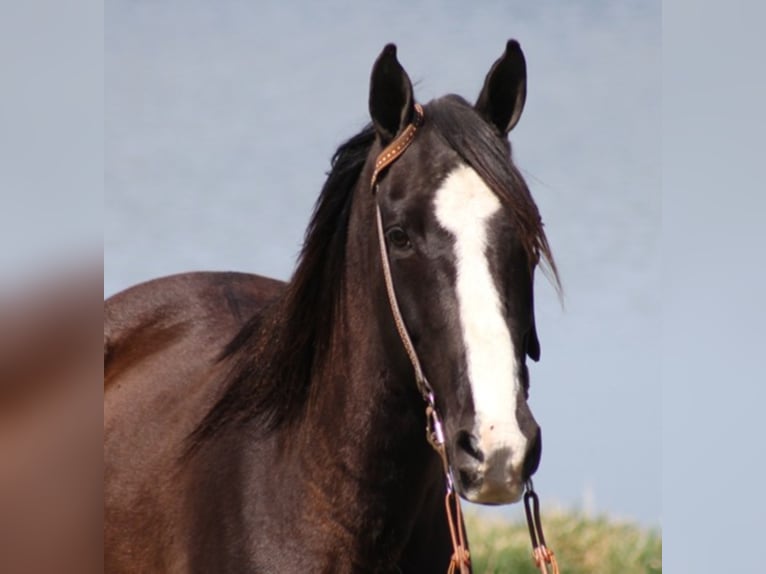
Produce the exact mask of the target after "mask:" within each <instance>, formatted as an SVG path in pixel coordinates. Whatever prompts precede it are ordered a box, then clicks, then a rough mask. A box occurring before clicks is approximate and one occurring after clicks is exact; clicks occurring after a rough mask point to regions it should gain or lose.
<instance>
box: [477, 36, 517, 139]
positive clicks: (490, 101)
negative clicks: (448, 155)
mask: <svg viewBox="0 0 766 574" xmlns="http://www.w3.org/2000/svg"><path fill="white" fill-rule="evenodd" d="M526 99H527V64H526V61H525V60H524V52H522V51H521V46H519V43H518V42H517V41H516V40H508V44H506V46H505V52H504V53H503V55H502V56H500V58H499V59H498V60H497V61H496V62H495V63H494V64H492V68H491V69H490V70H489V73H488V74H487V77H486V78H485V80H484V87H482V89H481V94H479V99H478V100H476V106H475V107H476V110H477V111H478V112H479V113H480V114H481V115H482V116H484V118H485V119H486V120H487V121H488V122H490V123H492V124H494V125H495V126H497V129H499V130H500V133H502V134H505V135H507V134H508V132H510V131H511V130H512V129H513V126H515V125H516V123H517V122H518V121H519V118H520V117H521V112H522V111H523V110H524V102H525V101H526Z"/></svg>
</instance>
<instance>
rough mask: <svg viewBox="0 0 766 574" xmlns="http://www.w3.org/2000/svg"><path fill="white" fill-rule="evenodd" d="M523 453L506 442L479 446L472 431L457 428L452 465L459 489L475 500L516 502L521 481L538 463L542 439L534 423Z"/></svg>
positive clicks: (520, 491) (481, 502)
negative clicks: (531, 434) (532, 431)
mask: <svg viewBox="0 0 766 574" xmlns="http://www.w3.org/2000/svg"><path fill="white" fill-rule="evenodd" d="M524 447H526V448H524V451H525V452H523V454H521V455H520V454H519V453H518V449H516V451H514V449H513V448H512V447H511V446H509V445H508V444H504V443H499V444H498V445H497V446H491V448H487V447H484V448H482V445H481V442H480V441H479V440H478V439H477V438H476V436H475V435H473V434H472V433H469V432H466V431H460V432H458V434H457V439H456V440H455V443H454V448H453V457H452V459H453V463H452V468H453V472H454V474H455V482H456V486H457V490H458V493H459V494H460V495H461V496H462V497H463V498H465V499H466V500H468V501H469V502H475V503H477V504H487V505H497V504H511V503H513V502H518V501H519V500H520V499H521V496H522V494H523V492H524V483H525V482H526V481H527V480H528V479H529V478H530V477H531V476H532V475H533V474H534V473H535V471H536V470H537V466H538V464H539V463H540V454H541V452H542V439H541V436H540V428H539V427H538V426H537V425H535V431H534V434H533V436H532V439H531V440H528V441H526V444H525V445H524Z"/></svg>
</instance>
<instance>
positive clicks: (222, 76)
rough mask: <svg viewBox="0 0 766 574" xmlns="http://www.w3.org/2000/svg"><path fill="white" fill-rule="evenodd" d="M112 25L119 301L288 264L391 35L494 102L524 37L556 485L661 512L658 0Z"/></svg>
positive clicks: (110, 214)
mask: <svg viewBox="0 0 766 574" xmlns="http://www.w3.org/2000/svg"><path fill="white" fill-rule="evenodd" d="M104 26H105V30H104V77H105V81H104V106H105V109H104V168H105V171H104V208H105V209H104V296H105V297H108V296H109V295H112V294H114V293H116V292H118V291H120V290H122V289H124V288H126V287H128V286H130V285H133V284H135V283H138V282H140V281H144V280H147V279H151V278H154V277H158V276H162V275H168V274H171V273H177V272H184V271H193V270H237V271H247V272H254V273H259V274H264V275H270V276H273V277H277V278H281V279H287V278H288V277H289V275H290V273H291V270H292V268H293V265H294V263H295V257H296V255H297V253H298V251H299V249H300V245H301V240H302V235H303V231H304V229H305V227H306V225H307V222H308V218H309V215H310V213H311V209H312V207H313V204H314V201H315V199H316V197H317V195H318V193H319V190H320V187H321V185H322V183H323V181H324V177H325V173H326V172H327V170H328V169H329V160H330V157H331V155H332V153H333V152H334V150H335V149H336V147H337V146H338V144H339V143H341V141H343V140H345V139H346V138H347V137H349V136H350V135H352V134H354V133H356V132H357V131H358V130H359V129H360V128H361V127H362V126H363V125H364V124H365V123H366V122H367V121H368V116H367V93H368V79H369V73H370V69H371V66H372V63H373V61H374V60H375V58H376V57H377V55H378V53H379V52H380V50H381V49H382V47H383V45H384V44H385V43H387V42H395V43H396V44H397V45H398V47H399V59H400V61H401V62H402V64H403V65H404V67H405V68H406V70H407V71H408V73H409V75H410V77H411V78H412V80H413V82H414V83H415V93H416V97H417V99H418V100H420V101H422V102H427V101H428V100H429V99H431V98H433V97H438V96H441V95H443V94H444V93H448V92H454V93H458V94H460V95H462V96H464V97H466V98H467V99H469V100H474V99H475V97H476V96H477V95H478V92H479V89H480V87H481V85H482V82H483V79H484V76H485V74H486V73H487V71H488V70H489V67H490V65H491V64H492V62H493V61H494V60H495V59H496V58H497V57H499V56H500V54H501V53H502V51H503V49H504V46H505V42H506V40H507V39H508V38H516V39H518V40H519V41H520V42H521V45H522V48H523V50H524V52H525V54H526V58H527V67H528V96H527V103H526V108H525V111H524V114H523V116H522V118H521V121H520V123H519V124H518V126H517V127H516V128H515V129H514V131H513V132H512V134H511V141H512V143H513V146H514V154H515V161H516V163H517V165H518V166H519V167H520V168H521V170H522V173H523V174H524V175H525V177H526V179H527V182H528V184H529V186H530V188H531V190H532V193H533V195H534V197H535V199H536V201H537V203H538V206H539V207H540V210H541V212H542V215H543V219H544V221H545V224H546V230H547V233H548V237H549V239H550V242H551V246H552V248H553V251H554V255H555V257H556V260H557V262H558V265H559V269H560V272H561V276H562V280H563V285H564V304H563V306H562V305H561V304H560V302H559V300H558V299H557V296H556V293H555V291H554V289H553V288H552V286H551V284H550V283H549V282H548V281H547V280H546V279H545V278H544V277H542V276H538V281H537V284H536V302H537V307H538V308H537V317H538V319H537V320H538V331H539V333H540V337H541V343H542V349H543V353H542V360H541V362H540V363H538V364H533V365H531V367H530V370H531V377H532V389H531V406H532V409H533V412H534V413H535V416H536V418H537V420H538V421H539V422H540V424H541V426H542V428H543V435H544V441H543V443H544V449H543V459H542V463H541V467H540V470H539V471H538V474H537V476H536V478H535V484H536V487H537V490H538V492H539V494H540V495H541V497H542V500H543V504H544V507H545V506H547V507H549V508H550V507H554V508H555V507H561V508H565V509H579V510H581V511H583V512H584V513H586V514H592V515H599V514H602V513H604V514H608V515H610V516H612V517H616V518H626V519H630V520H633V521H637V522H639V523H641V524H643V525H645V526H660V524H661V521H662V511H661V467H660V465H661V460H662V456H661V455H662V452H661V402H660V396H661V383H660V351H661V345H662V339H661V336H660V334H661V308H660V269H661V258H660V256H661V254H660V229H661V189H660V185H661V172H660V169H661V165H660V159H661V156H660V151H661V147H660V145H661V139H660V129H661V123H660V115H661V109H660V103H661V99H660V90H661V69H660V65H661V57H660V54H661V7H660V2H659V1H658V0H647V1H641V2H639V1H632V2H614V3H608V2H604V1H595V0H594V1H577V2H567V3H563V2H554V1H541V2H535V3H531V2H522V1H507V0H504V1H495V2H492V1H488V2H482V3H475V4H468V3H466V2H457V1H447V2H437V1H435V0H432V1H415V0H406V1H405V0H391V1H389V2H385V3H379V4H377V5H365V6H362V5H361V3H358V2H350V1H349V2H342V1H339V0H329V1H326V2H316V3H300V4H299V3H287V2H257V3H250V2H243V1H234V0H219V1H215V2H214V1H212V0H206V1H202V0H185V1H183V2H181V1H180V0H157V1H154V2H144V1H128V0H107V1H106V4H105V19H104ZM479 511H480V512H481V513H482V514H483V515H487V516H500V517H511V518H518V517H519V516H521V514H522V509H521V507H520V506H519V505H515V506H512V507H503V508H493V509H487V508H481V509H480V510H479Z"/></svg>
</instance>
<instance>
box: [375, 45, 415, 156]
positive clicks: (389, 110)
mask: <svg viewBox="0 0 766 574" xmlns="http://www.w3.org/2000/svg"><path fill="white" fill-rule="evenodd" d="M413 111H414V101H413V96H412V82H410V78H409V76H408V75H407V72H405V71H404V68H402V66H401V64H399V61H398V60H397V59H396V46H395V45H394V44H388V45H386V47H385V48H383V51H382V52H381V53H380V56H378V59H377V60H375V64H374V65H373V66H372V76H371V78H370V117H371V118H372V124H373V126H375V131H376V132H377V134H378V137H380V141H381V143H382V144H383V145H385V144H387V143H388V142H390V141H391V140H392V139H394V138H395V137H396V135H397V134H398V133H399V132H400V131H401V130H402V129H404V127H405V126H407V125H408V124H409V123H410V122H411V121H412V114H413Z"/></svg>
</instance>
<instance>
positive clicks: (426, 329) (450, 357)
mask: <svg viewBox="0 0 766 574" xmlns="http://www.w3.org/2000/svg"><path fill="white" fill-rule="evenodd" d="M525 97H526V65H525V60H524V55H523V53H522V50H521V48H520V46H519V44H518V43H517V42H516V41H514V40H511V41H509V42H508V44H507V46H506V50H505V52H504V54H503V55H502V56H501V57H500V58H499V59H498V60H497V61H496V62H495V63H494V64H493V66H492V67H491V69H490V70H489V73H488V74H487V76H486V79H485V81H484V85H483V87H482V89H481V91H480V94H479V97H478V99H477V100H476V103H475V104H473V105H471V104H469V103H468V102H467V101H465V100H464V99H462V98H460V97H459V96H455V95H448V96H444V97H442V98H439V99H436V100H434V101H432V102H430V103H428V104H427V105H425V106H424V107H423V113H424V118H423V122H422V125H419V126H418V128H417V133H416V134H415V135H414V137H413V138H412V141H411V143H408V147H407V149H406V151H405V152H404V153H402V154H401V157H399V158H398V159H396V161H394V162H392V163H391V164H390V165H387V166H386V168H385V171H384V172H383V173H381V175H380V177H378V179H377V182H376V189H375V190H374V192H375V196H376V201H377V202H378V206H379V210H380V218H381V222H382V229H383V236H384V237H385V251H386V255H387V259H388V263H389V265H390V275H391V279H392V284H393V290H394V291H395V298H396V300H397V302H398V306H399V307H400V309H401V316H402V318H403V321H404V323H405V325H406V330H407V332H408V334H409V337H410V338H411V341H412V345H413V347H414V349H415V351H416V353H417V357H418V358H419V360H420V363H421V364H422V370H423V373H424V374H425V376H426V378H427V380H428V382H429V383H430V387H431V388H432V389H433V393H434V396H435V402H436V406H437V409H438V411H439V413H440V415H441V417H442V420H443V421H444V435H445V443H446V450H447V454H448V458H449V461H450V466H451V468H452V470H453V473H454V475H455V479H456V487H457V489H458V492H459V493H460V494H461V495H462V496H463V497H464V498H466V499H467V500H469V501H472V502H477V503H482V504H503V503H510V502H514V501H517V500H518V499H519V498H520V496H521V494H522V491H523V488H524V483H525V481H526V480H527V479H529V478H530V477H531V475H532V474H533V473H534V472H535V470H536V469H537V466H538V463H539V460H540V454H541V444H542V443H541V435H540V427H539V425H538V424H537V422H536V421H535V418H534V416H533V415H532V412H531V410H530V408H529V405H528V402H527V399H528V393H529V374H528V370H527V365H526V359H527V357H529V358H531V359H533V360H535V361H536V360H538V359H539V356H540V343H539V342H538V338H537V332H536V329H535V319H534V305H533V277H534V271H535V268H536V266H537V265H538V263H539V261H540V259H541V258H542V259H545V260H547V261H548V263H549V265H550V266H551V268H552V270H553V272H554V275H555V264H554V263H553V259H552V257H551V255H550V250H549V248H548V243H547V240H546V238H545V234H544V232H543V228H542V223H541V219H540V215H539V212H538V210H537V207H536V206H535V203H534V201H533V199H532V197H531V195H530V193H529V190H528V188H527V186H526V184H525V182H524V179H523V178H522V176H521V174H520V173H519V171H518V170H517V168H516V167H515V165H514V163H513V160H512V157H511V148H510V144H509V143H508V139H507V136H508V133H509V132H510V131H511V130H512V129H513V127H514V126H515V125H516V123H517V122H518V120H519V118H520V116H521V113H522V110H523V108H524V102H525ZM416 105H417V104H416V103H415V98H414V95H413V88H412V83H411V81H410V79H409V77H408V75H407V73H406V72H405V70H404V69H403V68H402V66H401V65H400V63H399V62H398V60H397V56H396V48H395V46H393V45H391V44H390V45H388V46H386V47H385V49H384V50H383V52H382V53H381V54H380V56H379V57H378V59H377V61H376V62H375V64H374V66H373V70H372V76H371V85H370V98H369V108H370V115H371V118H372V124H373V126H374V130H375V133H376V138H377V144H376V146H374V147H373V152H376V153H378V154H379V153H380V152H381V150H384V149H386V146H389V144H391V142H396V141H397V138H398V136H400V135H401V134H402V133H403V132H404V130H406V129H407V128H408V126H410V125H411V124H412V123H413V121H416V119H418V117H419V114H420V112H419V110H418V109H417V108H416ZM374 156H375V153H373V157H374ZM383 320H384V321H386V322H387V324H389V325H390V324H391V321H390V319H383Z"/></svg>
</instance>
